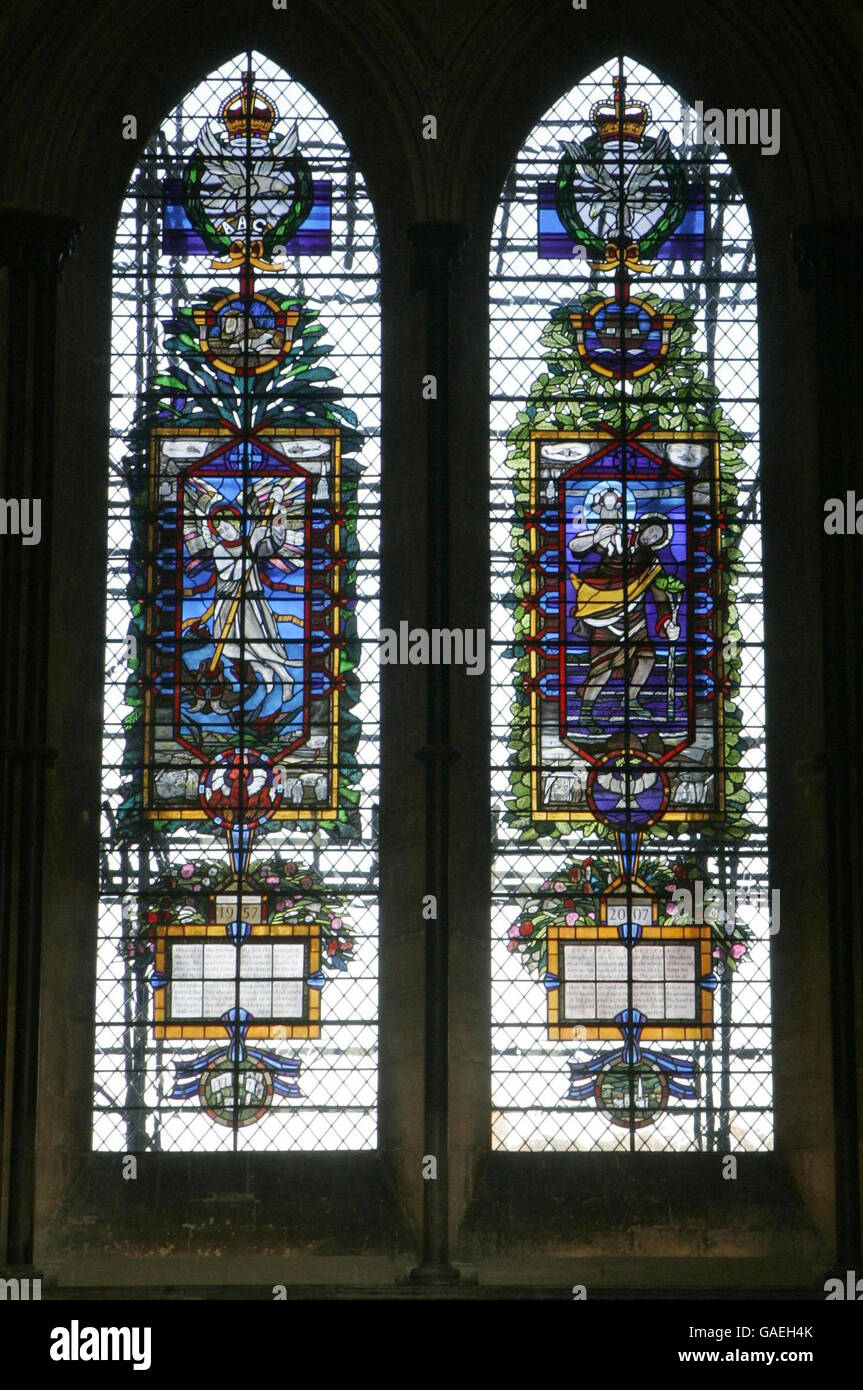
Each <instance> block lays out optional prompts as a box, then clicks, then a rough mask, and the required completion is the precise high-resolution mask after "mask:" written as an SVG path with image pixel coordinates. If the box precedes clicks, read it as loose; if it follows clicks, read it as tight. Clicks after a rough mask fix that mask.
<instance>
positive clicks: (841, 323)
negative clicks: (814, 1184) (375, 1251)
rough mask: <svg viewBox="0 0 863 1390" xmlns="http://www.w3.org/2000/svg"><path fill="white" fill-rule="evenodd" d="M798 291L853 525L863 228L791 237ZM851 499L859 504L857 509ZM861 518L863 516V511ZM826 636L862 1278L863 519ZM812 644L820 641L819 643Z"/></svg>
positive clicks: (829, 769)
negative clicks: (810, 297)
mask: <svg viewBox="0 0 863 1390" xmlns="http://www.w3.org/2000/svg"><path fill="white" fill-rule="evenodd" d="M794 242H795V251H796V254H797V263H798V270H799V274H800V284H801V288H802V289H803V290H804V291H806V292H811V293H814V304H813V337H812V341H811V343H810V350H811V352H812V355H813V359H814V363H815V373H816V385H817V426H818V440H819V447H818V461H817V469H818V480H819V492H820V496H821V500H822V501H823V502H825V503H826V502H827V500H828V499H829V498H840V499H841V500H842V502H843V505H844V504H846V501H847V503H848V504H849V510H850V512H851V514H852V515H853V514H854V505H853V502H854V494H855V492H856V496H857V497H858V498H860V499H861V500H863V482H861V479H863V470H862V469H861V465H860V459H861V452H863V439H861V430H860V418H861V417H860V402H861V401H863V354H861V350H860V342H861V323H863V279H861V275H860V260H861V256H863V220H858V219H855V220H849V221H847V222H831V223H812V224H809V225H807V226H804V227H800V228H798V229H797V231H796V232H795V234H794ZM849 494H851V496H850V497H849ZM861 511H863V508H861ZM819 558H820V572H821V585H822V605H823V613H824V627H823V631H822V632H821V633H820V640H821V643H822V650H823V657H822V662H823V669H824V717H825V727H826V730H827V737H826V746H825V750H824V773H825V778H826V786H825V796H826V804H827V813H828V862H827V864H826V865H825V871H826V878H827V884H828V894H829V898H828V903H829V913H830V962H829V964H830V1002H831V1024H832V1062H833V1091H834V1114H835V1146H836V1255H837V1260H838V1262H839V1264H838V1266H837V1267H841V1269H842V1270H843V1271H844V1270H845V1269H846V1268H850V1269H858V1270H859V1268H860V1260H861V1252H860V1205H861V1193H860V1148H859V1145H860V1096H859V1079H858V1078H859V1077H860V1076H861V1075H863V1010H862V1009H861V998H863V990H861V978H863V973H861V941H863V937H861V920H860V919H861V913H860V905H861V874H863V856H861V842H860V828H861V821H860V791H861V778H860V751H861V738H863V640H861V630H860V614H861V608H863V515H861V517H860V520H859V521H858V522H857V523H856V528H855V527H854V523H852V528H851V530H849V531H848V532H846V534H844V535H841V534H839V535H831V534H828V533H827V532H826V531H825V532H824V534H823V535H822V538H821V544H820V557H819ZM812 637H813V639H814V638H815V634H812Z"/></svg>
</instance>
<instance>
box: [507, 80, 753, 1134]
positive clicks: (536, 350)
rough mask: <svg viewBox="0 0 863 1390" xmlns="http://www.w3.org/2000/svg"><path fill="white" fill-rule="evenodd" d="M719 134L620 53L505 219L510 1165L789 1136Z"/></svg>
mask: <svg viewBox="0 0 863 1390" xmlns="http://www.w3.org/2000/svg"><path fill="white" fill-rule="evenodd" d="M692 116H693V113H691V112H690V111H689V109H688V108H687V107H686V105H685V104H684V103H683V102H682V100H681V98H680V97H679V95H678V94H677V93H676V92H675V91H674V90H672V89H671V88H670V87H669V86H667V85H666V84H665V83H664V82H662V81H661V79H659V78H658V77H657V76H656V75H655V74H653V73H651V72H650V71H648V70H647V69H646V68H644V67H643V66H641V65H640V64H638V63H637V62H634V61H632V60H631V59H629V58H620V59H616V60H614V61H612V62H610V63H608V64H606V65H604V66H603V67H602V68H600V69H598V70H597V71H596V72H594V73H593V74H592V75H591V76H590V77H588V78H586V79H585V80H584V81H583V82H581V83H580V84H579V85H578V86H576V87H575V88H574V89H573V90H572V91H571V92H569V93H568V94H567V95H566V96H565V97H563V98H562V99H561V100H560V101H558V102H557V104H556V105H555V106H554V107H553V108H552V109H551V110H550V111H549V112H548V113H547V115H546V116H545V117H544V118H543V119H542V120H541V121H540V123H539V125H538V126H537V127H536V128H535V130H534V131H533V132H532V133H531V135H530V137H529V139H528V141H527V143H526V144H525V146H524V148H523V150H522V151H521V153H520V154H519V156H518V158H517V160H516V162H515V164H514V166H513V168H512V171H511V173H510V175H509V178H508V179H507V182H506V185H505V188H504V192H503V196H502V199H501V203H500V206H499V209H498V214H497V220H496V225H495V230H494V237H493V243H492V253H491V294H492V323H491V335H492V361H491V398H492V401H491V414H492V446H491V447H492V487H493V510H492V554H493V566H494V569H493V576H492V591H493V634H492V635H493V653H494V656H493V682H492V683H493V701H494V705H493V738H494V749H493V768H494V773H493V777H494V784H493V817H494V845H495V862H494V874H493V914H492V916H493V933H492V936H493V940H492V954H493V986H492V1011H493V1130H492V1132H493V1140H492V1142H493V1146H494V1147H495V1148H497V1149H505V1150H570V1151H572V1150H606V1151H614V1150H624V1151H626V1150H633V1151H634V1150H645V1149H649V1150H655V1151H675V1152H683V1151H692V1152H711V1151H727V1150H734V1149H741V1150H763V1149H768V1148H770V1147H771V1143H772V1119H771V1106H772V1081H771V1055H770V1048H771V1020H770V985H769V939H770V935H771V933H772V932H775V930H776V929H777V928H778V918H779V912H778V895H777V894H776V893H775V892H769V891H768V882H767V839H766V836H767V807H766V785H765V745H764V691H763V627H762V576H761V542H760V500H759V482H758V464H759V448H758V343H757V316H756V270H755V259H754V252H753V244H752V234H751V230H750V225H749V219H748V216H747V211H746V207H745V204H744V201H743V198H742V195H741V191H740V187H739V184H738V182H737V179H736V177H735V174H734V170H733V168H732V167H731V165H730V163H729V161H728V159H727V157H726V155H725V153H724V152H723V150H722V149H720V148H719V147H718V146H717V145H715V144H712V143H704V142H702V141H701V140H700V138H699V137H700V134H701V133H703V132H699V129H698V125H697V123H696V122H695V121H694V119H693V118H692Z"/></svg>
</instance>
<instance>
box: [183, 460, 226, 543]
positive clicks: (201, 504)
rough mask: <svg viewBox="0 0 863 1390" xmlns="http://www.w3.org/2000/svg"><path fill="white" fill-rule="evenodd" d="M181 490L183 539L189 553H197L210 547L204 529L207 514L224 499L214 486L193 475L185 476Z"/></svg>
mask: <svg viewBox="0 0 863 1390" xmlns="http://www.w3.org/2000/svg"><path fill="white" fill-rule="evenodd" d="M183 491H184V495H185V506H184V509H183V539H184V541H185V542H186V549H187V550H188V552H189V554H190V555H199V554H200V552H201V551H202V550H209V549H210V544H211V542H210V538H209V535H208V533H207V530H206V522H207V516H208V515H209V513H210V511H211V510H212V508H213V507H215V506H216V505H217V504H218V503H219V502H224V500H225V499H224V498H223V497H222V494H221V493H220V492H218V491H217V490H216V488H214V487H211V486H210V484H209V483H208V482H205V480H204V479H203V478H200V477H197V476H194V475H193V476H191V477H190V476H188V475H187V476H186V479H185V482H184V488H183Z"/></svg>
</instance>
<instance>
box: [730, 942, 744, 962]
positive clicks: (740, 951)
mask: <svg viewBox="0 0 863 1390" xmlns="http://www.w3.org/2000/svg"><path fill="white" fill-rule="evenodd" d="M745 955H746V947H745V946H744V944H743V942H742V941H738V942H737V943H736V945H734V946H732V947H731V958H732V960H740V958H741V956H745Z"/></svg>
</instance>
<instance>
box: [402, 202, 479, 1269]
mask: <svg viewBox="0 0 863 1390" xmlns="http://www.w3.org/2000/svg"><path fill="white" fill-rule="evenodd" d="M408 235H409V237H410V240H411V244H412V246H413V250H414V266H413V288H414V289H415V290H418V291H419V292H420V293H422V294H423V295H424V297H425V323H426V361H425V366H424V375H432V376H433V377H434V379H435V388H434V396H433V398H432V399H430V400H429V401H428V415H427V423H426V509H427V510H426V515H427V527H428V530H427V542H426V617H425V622H426V628H427V629H428V631H429V632H430V631H431V630H432V629H433V628H448V627H449V615H450V590H451V573H452V570H451V565H450V526H451V514H450V494H451V486H450V467H451V464H450V416H451V403H450V391H449V359H450V315H449V306H450V291H451V283H452V275H453V268H454V266H455V262H456V259H457V257H458V252H459V248H460V247H461V245H462V243H463V241H464V239H465V235H466V233H465V231H464V229H463V228H462V227H460V226H459V225H457V224H455V223H451V222H426V223H422V224H420V225H418V226H415V227H411V228H410V230H409V232H408ZM426 701H427V704H426V743H425V747H423V748H422V749H420V750H418V754H417V756H418V757H420V758H421V759H422V760H423V762H424V765H425V878H426V883H425V893H426V894H433V895H434V898H435V900H436V904H437V915H436V917H435V919H434V920H430V921H428V922H427V923H426V951H425V1068H424V1076H425V1099H424V1135H425V1140H424V1145H425V1153H426V1155H428V1156H429V1157H433V1158H434V1159H435V1160H436V1164H437V1175H436V1177H434V1178H433V1179H432V1178H429V1179H428V1180H427V1181H426V1182H425V1183H424V1185H423V1237H422V1263H421V1264H420V1266H419V1267H418V1268H417V1269H415V1270H414V1271H413V1276H412V1277H413V1278H414V1279H417V1280H420V1281H422V1282H424V1283H448V1282H453V1281H454V1280H456V1279H457V1278H458V1272H457V1271H456V1270H455V1269H454V1268H453V1267H452V1266H451V1265H450V1263H449V1235H448V1222H449V1182H448V1170H449V1164H448V1148H449V878H450V847H449V837H450V824H449V790H450V788H449V776H450V764H451V763H452V761H453V760H454V759H455V758H456V757H457V756H458V754H457V752H456V750H455V749H454V748H453V746H452V744H451V733H450V668H449V667H448V666H444V665H439V666H429V667H428V668H427V671H426Z"/></svg>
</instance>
